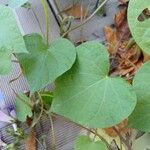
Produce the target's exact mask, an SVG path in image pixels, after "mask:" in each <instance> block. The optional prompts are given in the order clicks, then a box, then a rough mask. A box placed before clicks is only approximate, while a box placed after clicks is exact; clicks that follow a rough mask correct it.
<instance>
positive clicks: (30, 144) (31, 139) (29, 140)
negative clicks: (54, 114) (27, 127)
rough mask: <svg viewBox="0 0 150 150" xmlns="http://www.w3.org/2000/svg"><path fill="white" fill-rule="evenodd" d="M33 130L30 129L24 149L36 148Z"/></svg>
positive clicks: (32, 149) (31, 149) (33, 149)
mask: <svg viewBox="0 0 150 150" xmlns="http://www.w3.org/2000/svg"><path fill="white" fill-rule="evenodd" d="M35 136H36V135H35V132H34V131H33V130H32V131H31V132H30V134H29V136H28V138H27V140H26V143H25V149H26V150H36V149H37V148H36V139H35Z"/></svg>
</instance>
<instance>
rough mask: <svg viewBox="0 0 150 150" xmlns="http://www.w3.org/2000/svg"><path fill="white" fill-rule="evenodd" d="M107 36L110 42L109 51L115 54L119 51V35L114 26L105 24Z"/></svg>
mask: <svg viewBox="0 0 150 150" xmlns="http://www.w3.org/2000/svg"><path fill="white" fill-rule="evenodd" d="M104 33H105V37H106V40H107V43H108V51H109V53H110V54H115V53H116V52H117V47H116V45H117V43H118V40H117V35H116V32H115V31H113V30H112V28H110V27H108V26H105V27H104Z"/></svg>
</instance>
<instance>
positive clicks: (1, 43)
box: [0, 5, 27, 74]
mask: <svg viewBox="0 0 150 150" xmlns="http://www.w3.org/2000/svg"><path fill="white" fill-rule="evenodd" d="M0 12H1V13H0V74H7V73H9V72H10V68H11V54H12V53H24V52H26V53H27V50H26V47H25V43H24V40H23V37H22V35H21V33H20V31H19V28H18V26H17V22H16V18H15V15H14V13H13V11H12V10H11V9H10V8H9V7H7V6H4V5H0Z"/></svg>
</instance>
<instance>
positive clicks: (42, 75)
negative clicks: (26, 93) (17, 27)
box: [18, 34, 76, 92]
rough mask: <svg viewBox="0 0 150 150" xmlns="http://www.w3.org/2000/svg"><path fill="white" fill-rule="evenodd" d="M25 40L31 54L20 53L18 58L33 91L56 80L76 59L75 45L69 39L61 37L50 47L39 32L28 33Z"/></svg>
mask: <svg viewBox="0 0 150 150" xmlns="http://www.w3.org/2000/svg"><path fill="white" fill-rule="evenodd" d="M24 40H25V43H26V47H27V49H28V51H29V52H30V54H19V55H18V58H19V61H20V63H21V65H22V70H23V73H24V75H25V77H26V78H27V80H28V84H29V88H30V91H31V92H34V91H38V90H40V89H42V88H44V87H45V86H46V85H47V84H49V83H51V82H54V81H55V79H56V78H57V77H59V76H60V75H62V74H63V73H64V72H66V71H67V70H69V69H70V68H71V67H72V65H73V63H74V61H75V58H76V51H75V47H74V45H73V44H72V43H71V42H70V41H69V40H67V39H63V38H59V39H57V40H56V41H54V42H52V43H51V45H50V47H48V46H47V45H46V44H45V43H44V40H43V39H42V37H41V36H40V35H39V34H31V35H26V36H25V37H24Z"/></svg>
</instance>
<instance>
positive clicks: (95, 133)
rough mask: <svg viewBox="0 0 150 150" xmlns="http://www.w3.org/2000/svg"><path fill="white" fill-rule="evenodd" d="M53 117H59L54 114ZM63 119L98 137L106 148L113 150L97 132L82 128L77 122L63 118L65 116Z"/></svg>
mask: <svg viewBox="0 0 150 150" xmlns="http://www.w3.org/2000/svg"><path fill="white" fill-rule="evenodd" d="M51 115H53V116H54V117H59V116H58V115H57V114H54V113H51ZM61 118H63V119H64V120H66V121H70V122H72V123H74V124H75V125H77V126H78V127H80V128H82V129H85V130H87V131H88V132H90V133H93V134H94V135H95V136H97V137H98V138H99V139H100V140H101V141H103V142H104V143H105V144H106V146H107V147H108V149H111V146H110V144H109V143H108V142H107V140H106V139H105V138H104V137H102V136H101V135H100V134H98V133H97V132H95V131H93V130H92V129H89V128H87V127H84V126H82V125H80V124H78V123H76V122H73V121H71V120H69V119H67V118H65V117H63V116H61Z"/></svg>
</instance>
